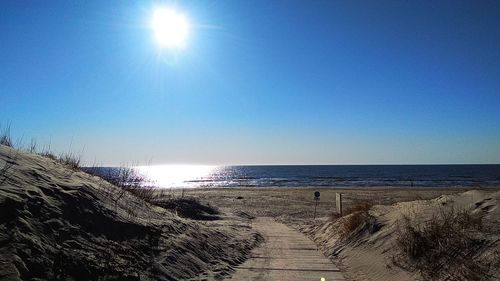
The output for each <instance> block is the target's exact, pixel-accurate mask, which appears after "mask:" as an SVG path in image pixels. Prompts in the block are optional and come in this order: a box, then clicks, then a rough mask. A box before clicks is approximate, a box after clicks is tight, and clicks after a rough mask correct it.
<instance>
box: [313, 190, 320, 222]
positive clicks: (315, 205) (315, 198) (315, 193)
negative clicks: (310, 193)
mask: <svg viewBox="0 0 500 281" xmlns="http://www.w3.org/2000/svg"><path fill="white" fill-rule="evenodd" d="M314 201H315V202H316V204H314V219H316V208H317V207H318V202H319V191H316V192H314Z"/></svg>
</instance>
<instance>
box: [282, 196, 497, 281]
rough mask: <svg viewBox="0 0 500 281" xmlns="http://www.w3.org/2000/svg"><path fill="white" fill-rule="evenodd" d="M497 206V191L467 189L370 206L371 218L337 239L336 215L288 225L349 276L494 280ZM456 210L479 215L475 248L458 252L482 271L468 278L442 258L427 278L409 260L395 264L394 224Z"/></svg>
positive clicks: (422, 221) (338, 223)
mask: <svg viewBox="0 0 500 281" xmlns="http://www.w3.org/2000/svg"><path fill="white" fill-rule="evenodd" d="M499 204H500V192H499V191H479V190H471V191H467V192H463V193H460V194H453V195H442V196H439V197H437V198H435V199H432V200H417V201H410V202H400V203H396V204H393V205H390V206H381V205H379V206H374V207H372V208H371V210H370V211H369V214H370V215H371V221H369V222H367V224H363V225H362V226H360V227H358V228H357V229H356V230H354V231H353V232H352V233H351V234H350V235H349V236H348V237H346V238H343V239H342V238H341V237H339V229H341V228H342V226H341V224H342V219H337V220H333V221H331V220H328V219H326V218H325V219H323V220H322V221H319V222H317V223H315V224H306V223H304V222H302V223H301V222H298V221H295V222H293V223H291V224H293V225H294V226H295V228H297V229H298V230H300V231H302V232H304V233H306V234H308V235H309V236H310V237H311V239H313V240H314V241H315V242H316V243H317V244H318V245H320V247H321V248H322V250H323V251H324V252H325V253H326V254H327V255H328V256H330V257H331V259H332V260H334V261H336V262H337V264H338V265H339V267H340V268H341V269H342V271H343V272H344V275H345V276H346V278H348V279H350V280H421V279H429V280H498V279H499V278H500V272H499V271H498V268H499V265H500V264H499V261H498V257H500V256H499V254H500V231H499V223H500V208H499ZM460 211H464V212H467V213H468V214H471V215H477V216H480V217H481V218H482V223H483V224H484V226H483V228H482V230H481V231H477V232H475V233H473V234H474V235H475V236H474V237H475V238H476V239H478V241H480V243H479V244H480V247H478V248H477V249H462V250H464V251H469V252H470V253H467V254H468V255H469V254H470V255H471V256H470V258H471V260H476V261H479V260H481V262H482V263H485V264H486V265H487V267H489V268H488V269H487V270H485V271H482V272H479V273H478V274H477V275H474V279H469V278H471V277H469V278H463V276H462V275H459V273H460V272H458V271H459V270H461V269H462V266H460V268H456V267H454V266H455V265H452V263H450V262H448V261H446V260H445V258H443V259H442V260H443V261H444V262H443V263H442V264H441V265H440V266H439V267H438V268H437V269H435V270H437V271H442V272H433V273H431V274H432V276H433V277H432V278H429V274H427V275H425V274H424V275H422V274H421V273H426V272H421V271H419V270H416V269H415V268H412V264H406V263H405V264H404V265H405V266H403V267H402V266H400V265H401V264H402V261H401V260H399V259H400V258H401V255H400V253H399V252H398V248H397V246H396V244H397V242H396V240H397V239H398V235H400V234H399V232H398V231H399V230H398V227H400V226H398V223H399V222H400V221H401V220H402V219H403V218H404V217H409V218H411V223H412V224H414V225H415V226H418V225H421V224H425V223H426V222H428V221H429V220H433V219H435V218H439V217H440V216H441V213H443V212H444V213H445V214H446V213H450V212H455V213H458V212H460ZM374 226H376V227H374ZM450 251H452V249H450ZM450 255H451V256H452V257H455V256H458V255H456V254H450ZM457 258H458V257H457ZM440 262H441V261H440ZM408 266H409V267H408ZM455 271H457V272H455ZM427 273H428V272H427ZM460 274H461V273H460Z"/></svg>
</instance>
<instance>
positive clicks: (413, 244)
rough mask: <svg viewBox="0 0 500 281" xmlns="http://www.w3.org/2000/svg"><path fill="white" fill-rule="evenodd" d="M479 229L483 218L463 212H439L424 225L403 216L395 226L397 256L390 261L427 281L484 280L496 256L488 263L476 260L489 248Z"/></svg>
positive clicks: (448, 210) (479, 259)
mask: <svg viewBox="0 0 500 281" xmlns="http://www.w3.org/2000/svg"><path fill="white" fill-rule="evenodd" d="M482 228H483V220H482V216H481V215H477V214H472V213H470V212H467V211H465V210H464V211H456V210H454V209H441V211H440V212H439V214H438V215H436V216H433V217H432V218H431V219H430V220H428V221H426V222H424V223H423V224H418V223H417V222H416V221H415V220H414V219H412V218H410V217H408V216H405V217H403V219H401V220H400V221H399V222H398V224H397V230H396V247H397V249H398V252H399V254H398V255H397V256H395V257H393V261H394V263H395V264H397V265H399V266H401V267H403V268H406V269H409V270H417V271H419V272H421V274H422V275H423V277H424V278H425V279H428V280H487V279H489V277H488V272H489V271H490V270H491V269H492V267H494V266H495V267H496V266H498V260H499V256H498V253H496V254H494V255H496V257H494V258H493V259H492V260H490V261H487V260H484V259H482V258H478V254H480V253H481V251H483V250H484V249H486V248H488V247H485V246H486V244H487V241H486V240H484V239H482V238H481V235H480V232H481V230H482ZM495 260H496V261H497V262H495ZM495 263H496V265H495Z"/></svg>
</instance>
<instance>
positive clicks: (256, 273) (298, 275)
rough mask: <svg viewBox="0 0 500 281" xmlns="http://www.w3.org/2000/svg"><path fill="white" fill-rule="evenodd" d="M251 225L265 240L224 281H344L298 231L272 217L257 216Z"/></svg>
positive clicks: (311, 243) (336, 269)
mask: <svg viewBox="0 0 500 281" xmlns="http://www.w3.org/2000/svg"><path fill="white" fill-rule="evenodd" d="M252 225H253V227H254V228H255V229H256V230H258V231H259V232H260V233H261V234H262V235H263V236H264V237H265V238H266V241H265V242H264V243H263V244H262V245H261V246H260V247H259V248H257V249H254V250H253V251H252V256H251V258H249V259H248V260H247V261H246V262H244V263H243V264H241V265H240V266H239V267H238V268H237V269H236V272H235V273H234V274H233V275H232V276H231V277H230V278H228V279H227V280H287V281H293V280H301V281H302V280H315V281H322V280H325V281H332V280H344V278H343V277H342V274H341V273H340V271H339V269H338V268H337V267H336V266H335V265H333V264H332V263H331V262H330V260H328V259H327V258H325V256H323V254H322V253H321V252H320V251H318V250H317V248H316V245H314V243H313V242H312V241H311V240H309V239H308V238H307V237H305V236H304V235H302V234H301V233H299V232H297V231H295V230H292V229H290V228H289V227H287V226H285V225H284V224H281V223H278V222H275V221H274V220H273V219H272V218H263V217H261V218H257V219H255V220H254V222H253V224H252ZM321 278H324V279H321Z"/></svg>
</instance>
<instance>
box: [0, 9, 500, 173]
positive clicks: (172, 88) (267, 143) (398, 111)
mask: <svg viewBox="0 0 500 281" xmlns="http://www.w3.org/2000/svg"><path fill="white" fill-rule="evenodd" d="M0 6H1V8H0V122H1V124H0V125H1V126H3V127H5V126H6V125H7V124H11V131H12V134H13V136H14V137H15V139H17V140H19V142H20V143H24V144H27V143H29V140H30V139H31V138H32V137H33V138H35V139H36V140H37V143H38V144H39V146H40V147H41V146H50V148H51V149H52V150H54V151H56V152H65V151H73V152H76V153H80V154H82V156H83V159H84V160H85V161H86V162H87V163H90V162H97V163H100V164H103V165H120V164H123V163H149V164H211V165H229V164H437V163H442V164H446V163H450V164H455V163H500V16H499V15H500V1H293V0H287V1H257V0H252V1H229V0H228V1H170V2H169V1H48V2H47V1H3V2H2V3H1V4H0ZM158 7H171V8H173V9H175V10H176V11H179V12H180V13H182V14H184V15H185V16H186V18H187V19H188V21H189V25H190V27H191V28H190V30H189V34H188V38H187V41H186V43H185V47H184V48H182V49H165V48H161V47H160V46H159V44H158V42H157V41H156V40H155V37H154V32H153V30H152V29H151V18H152V15H153V13H154V11H155V9H158Z"/></svg>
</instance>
